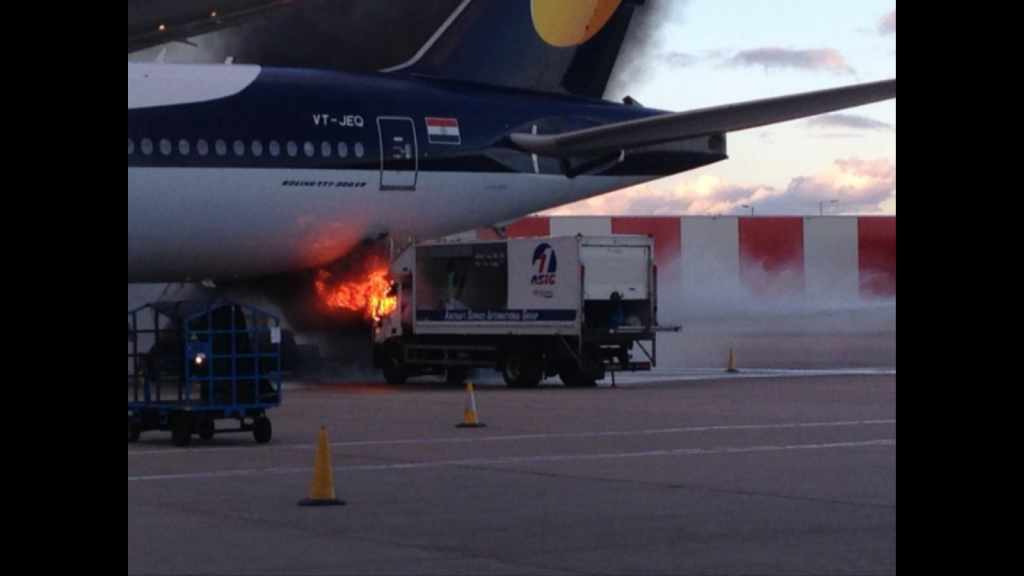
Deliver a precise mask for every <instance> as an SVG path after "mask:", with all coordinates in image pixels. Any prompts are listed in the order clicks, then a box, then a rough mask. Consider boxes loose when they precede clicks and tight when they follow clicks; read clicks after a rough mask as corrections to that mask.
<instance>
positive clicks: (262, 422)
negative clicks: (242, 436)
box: [252, 416, 274, 444]
mask: <svg viewBox="0 0 1024 576" xmlns="http://www.w3.org/2000/svg"><path fill="white" fill-rule="evenodd" d="M252 436H253V438H254V439H255V440H256V443H257V444H269V443H270V440H271V439H272V438H273V437H274V425H273V424H271V423H270V418H267V417H266V416H263V417H261V418H259V419H257V420H256V425H255V426H254V427H253V431H252Z"/></svg>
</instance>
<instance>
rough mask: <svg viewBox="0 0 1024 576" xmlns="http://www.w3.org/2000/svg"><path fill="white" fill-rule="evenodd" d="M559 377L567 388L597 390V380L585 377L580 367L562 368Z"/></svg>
mask: <svg viewBox="0 0 1024 576" xmlns="http://www.w3.org/2000/svg"><path fill="white" fill-rule="evenodd" d="M558 376H559V378H561V380H562V384H565V387H566V388H597V380H594V379H593V378H587V377H586V376H584V375H583V373H582V372H581V371H580V369H579V366H571V367H567V368H562V371H561V372H559V374H558Z"/></svg>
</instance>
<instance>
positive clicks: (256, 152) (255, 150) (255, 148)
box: [252, 141, 263, 158]
mask: <svg viewBox="0 0 1024 576" xmlns="http://www.w3.org/2000/svg"><path fill="white" fill-rule="evenodd" d="M252 155H253V156H255V157H257V158H259V157H260V156H263V142H259V141H253V143H252Z"/></svg>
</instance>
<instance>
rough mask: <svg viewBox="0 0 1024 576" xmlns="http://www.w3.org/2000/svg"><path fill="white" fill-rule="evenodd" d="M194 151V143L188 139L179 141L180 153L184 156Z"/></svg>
mask: <svg viewBox="0 0 1024 576" xmlns="http://www.w3.org/2000/svg"><path fill="white" fill-rule="evenodd" d="M191 153H192V145H191V144H189V143H188V140H179V141H178V154H181V155H182V156H188V155H189V154H191Z"/></svg>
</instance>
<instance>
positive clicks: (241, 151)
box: [235, 140, 245, 157]
mask: <svg viewBox="0 0 1024 576" xmlns="http://www.w3.org/2000/svg"><path fill="white" fill-rule="evenodd" d="M235 156H238V157H242V156H245V142H242V141H241V140H235Z"/></svg>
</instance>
